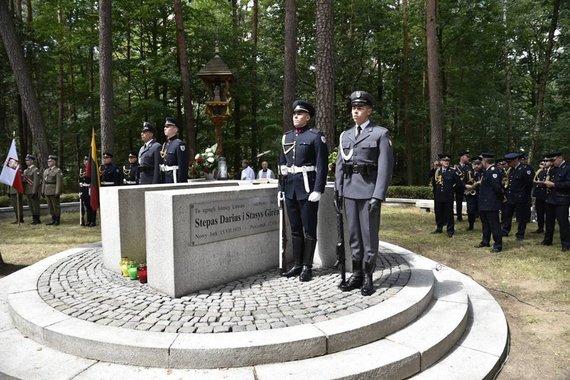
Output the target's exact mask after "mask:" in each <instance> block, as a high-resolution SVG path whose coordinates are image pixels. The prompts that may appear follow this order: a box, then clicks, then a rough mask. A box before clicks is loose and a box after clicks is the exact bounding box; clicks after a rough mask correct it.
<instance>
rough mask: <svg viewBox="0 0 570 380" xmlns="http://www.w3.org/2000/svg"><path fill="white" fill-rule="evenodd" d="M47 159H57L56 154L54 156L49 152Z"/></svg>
mask: <svg viewBox="0 0 570 380" xmlns="http://www.w3.org/2000/svg"><path fill="white" fill-rule="evenodd" d="M49 160H54V161H57V156H55V155H53V154H50V155H49V156H48V161H49Z"/></svg>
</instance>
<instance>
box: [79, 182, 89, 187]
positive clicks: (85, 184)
mask: <svg viewBox="0 0 570 380" xmlns="http://www.w3.org/2000/svg"><path fill="white" fill-rule="evenodd" d="M79 186H80V187H91V184H89V183H80V184H79Z"/></svg>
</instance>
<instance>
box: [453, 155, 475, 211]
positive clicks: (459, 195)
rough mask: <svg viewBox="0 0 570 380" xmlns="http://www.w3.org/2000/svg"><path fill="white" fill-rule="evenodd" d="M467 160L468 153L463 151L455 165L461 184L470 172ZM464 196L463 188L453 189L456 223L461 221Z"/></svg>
mask: <svg viewBox="0 0 570 380" xmlns="http://www.w3.org/2000/svg"><path fill="white" fill-rule="evenodd" d="M469 158H470V156H469V151H468V150H465V151H463V152H461V153H459V163H458V164H457V165H455V171H456V172H457V174H458V175H459V178H460V179H461V181H463V184H465V183H466V180H467V172H468V171H469V170H471V165H470V164H469ZM464 195H465V194H464V188H463V187H461V186H458V187H456V188H455V210H456V214H457V221H458V222H461V221H463V199H465V196H464Z"/></svg>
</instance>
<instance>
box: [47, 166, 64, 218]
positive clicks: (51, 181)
mask: <svg viewBox="0 0 570 380" xmlns="http://www.w3.org/2000/svg"><path fill="white" fill-rule="evenodd" d="M62 192H63V172H62V171H61V169H60V168H58V167H57V156H53V155H50V156H49V157H48V168H47V169H46V170H44V173H43V183H42V194H43V195H44V196H45V197H46V199H47V204H48V207H49V213H50V214H51V222H50V223H46V224H47V225H56V226H57V225H59V223H60V218H61V208H60V200H59V196H60V195H61V193H62Z"/></svg>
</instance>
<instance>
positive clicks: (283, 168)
mask: <svg viewBox="0 0 570 380" xmlns="http://www.w3.org/2000/svg"><path fill="white" fill-rule="evenodd" d="M279 171H280V172H281V175H287V173H288V172H289V168H287V165H281V166H279Z"/></svg>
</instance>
